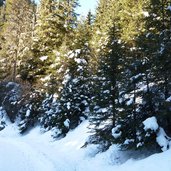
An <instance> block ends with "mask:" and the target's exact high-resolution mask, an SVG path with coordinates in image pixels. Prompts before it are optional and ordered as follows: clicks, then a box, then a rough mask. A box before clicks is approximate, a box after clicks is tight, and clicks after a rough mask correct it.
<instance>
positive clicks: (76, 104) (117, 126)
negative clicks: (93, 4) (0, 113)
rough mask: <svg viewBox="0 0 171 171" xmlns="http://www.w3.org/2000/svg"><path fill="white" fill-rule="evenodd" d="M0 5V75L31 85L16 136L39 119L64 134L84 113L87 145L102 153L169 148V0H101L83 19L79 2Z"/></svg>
mask: <svg viewBox="0 0 171 171" xmlns="http://www.w3.org/2000/svg"><path fill="white" fill-rule="evenodd" d="M2 2H3V1H0V79H1V80H3V81H5V80H13V81H14V82H15V81H20V84H23V87H24V85H25V84H29V86H30V92H29V93H28V92H27V93H28V94H25V95H26V96H24V95H23V99H22V100H21V103H20V111H19V113H18V116H19V118H20V123H19V129H20V131H21V132H22V133H23V132H25V131H26V130H28V129H29V128H31V127H32V126H34V125H35V124H37V123H39V124H40V125H41V126H42V128H43V129H44V130H45V131H48V130H53V131H54V138H59V137H64V136H65V135H66V134H67V133H68V131H70V130H72V129H74V128H76V127H77V126H78V125H79V124H80V123H81V122H82V121H83V120H84V119H87V118H88V119H89V122H90V131H91V133H92V135H91V136H90V138H89V140H88V143H95V144H99V145H102V146H101V147H102V150H105V149H107V148H109V146H110V145H111V144H113V143H116V144H119V145H120V146H121V148H122V149H140V148H149V149H150V148H156V149H159V147H160V148H161V149H162V150H166V149H167V148H168V144H169V141H170V138H169V136H171V129H170V128H171V116H170V113H171V74H170V73H171V49H170V46H171V24H170V21H171V4H170V1H169V0H139V1H138V2H137V1H136V0H99V2H98V6H97V9H96V14H95V16H93V15H92V14H91V12H89V13H88V14H87V16H86V17H85V18H84V19H83V20H81V19H79V20H78V18H77V16H78V15H77V13H76V8H77V7H78V6H79V2H78V1H77V0H41V1H40V5H39V6H38V7H37V5H36V4H35V3H34V2H32V1H31V0H6V2H5V3H2ZM23 93H25V92H23ZM24 97H27V98H24ZM149 122H150V123H152V124H153V126H152V127H149V125H148V123H149ZM1 125H3V123H1ZM2 127H3V126H2ZM161 136H162V138H163V140H164V142H167V143H166V144H167V146H164V145H163V144H162V143H161V142H158V137H161Z"/></svg>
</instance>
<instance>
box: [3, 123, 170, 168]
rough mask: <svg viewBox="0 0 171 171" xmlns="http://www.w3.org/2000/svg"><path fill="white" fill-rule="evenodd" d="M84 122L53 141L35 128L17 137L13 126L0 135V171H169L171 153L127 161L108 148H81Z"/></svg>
mask: <svg viewBox="0 0 171 171" xmlns="http://www.w3.org/2000/svg"><path fill="white" fill-rule="evenodd" d="M88 125H89V123H88V121H84V122H83V123H82V124H81V125H80V126H79V127H78V128H76V129H75V130H73V131H70V132H69V133H68V134H67V136H66V137H65V138H62V139H60V140H57V141H54V140H53V139H52V137H51V135H52V131H48V132H46V133H42V132H41V131H40V128H39V127H36V128H34V129H33V130H32V131H30V132H29V133H28V134H27V135H23V136H21V135H20V134H19V133H18V129H17V127H16V125H15V124H10V125H9V126H7V127H6V128H5V129H4V130H2V131H1V132H0V147H1V148H0V170H2V171H94V170H98V171H104V170H105V171H113V170H117V171H137V170H138V171H147V170H149V171H154V170H155V171H160V170H161V168H162V170H164V171H170V170H171V158H170V154H171V150H167V151H165V152H163V153H160V154H154V155H152V156H150V157H147V158H145V159H141V160H135V159H130V156H129V157H127V155H126V154H125V153H124V152H123V151H118V147H117V146H116V145H112V146H111V147H110V148H109V150H108V151H106V152H104V153H97V152H98V148H97V146H96V145H90V146H87V147H86V148H81V147H83V145H84V144H85V141H86V140H87V137H88V136H89V135H90V133H88V129H87V127H88Z"/></svg>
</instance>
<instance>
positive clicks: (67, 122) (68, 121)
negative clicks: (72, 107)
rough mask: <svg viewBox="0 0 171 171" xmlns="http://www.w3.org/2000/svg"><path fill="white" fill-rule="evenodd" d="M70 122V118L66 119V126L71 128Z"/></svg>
mask: <svg viewBox="0 0 171 171" xmlns="http://www.w3.org/2000/svg"><path fill="white" fill-rule="evenodd" d="M69 124H70V120H69V119H66V120H65V121H64V126H65V127H66V128H69Z"/></svg>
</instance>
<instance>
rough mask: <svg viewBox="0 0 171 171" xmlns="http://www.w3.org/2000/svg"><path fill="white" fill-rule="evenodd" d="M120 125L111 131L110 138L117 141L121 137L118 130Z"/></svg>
mask: <svg viewBox="0 0 171 171" xmlns="http://www.w3.org/2000/svg"><path fill="white" fill-rule="evenodd" d="M120 128H121V125H117V126H116V127H115V128H113V129H112V136H113V137H114V138H115V139H117V138H119V137H120V136H121V135H122V132H121V131H120V130H119V129H120Z"/></svg>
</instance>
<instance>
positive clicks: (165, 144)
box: [156, 128, 169, 151]
mask: <svg viewBox="0 0 171 171" xmlns="http://www.w3.org/2000/svg"><path fill="white" fill-rule="evenodd" d="M156 141H157V143H158V144H159V145H160V147H162V148H161V149H162V151H166V150H167V149H168V148H169V141H168V138H167V135H166V133H165V131H164V129H163V128H160V129H159V132H158V133H157V138H156Z"/></svg>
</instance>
